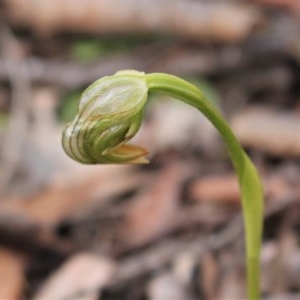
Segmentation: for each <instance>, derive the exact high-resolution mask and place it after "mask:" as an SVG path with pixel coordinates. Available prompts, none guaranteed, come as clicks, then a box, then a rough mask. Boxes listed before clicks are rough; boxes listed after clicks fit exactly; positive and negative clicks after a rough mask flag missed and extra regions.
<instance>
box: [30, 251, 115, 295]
mask: <svg viewBox="0 0 300 300" xmlns="http://www.w3.org/2000/svg"><path fill="white" fill-rule="evenodd" d="M114 271H115V266H114V264H113V263H112V262H111V261H110V260H109V259H108V258H106V257H101V256H97V255H95V254H92V253H80V254H76V255H75V256H73V257H71V258H70V259H69V260H68V261H67V262H66V263H64V264H63V266H62V267H60V268H59V269H58V270H57V271H56V272H54V273H52V275H51V276H50V278H49V279H48V280H47V281H46V282H45V283H44V285H43V286H42V288H41V289H40V291H39V292H38V293H37V295H36V296H35V297H34V300H45V299H53V300H54V299H65V298H68V297H70V299H80V300H97V299H99V294H100V292H101V289H102V288H103V286H104V285H106V284H107V283H108V282H109V280H110V279H111V278H112V276H113V274H114ZM68 299H69V298H68Z"/></svg>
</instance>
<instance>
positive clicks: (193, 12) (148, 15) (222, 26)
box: [5, 0, 261, 41]
mask: <svg viewBox="0 0 300 300" xmlns="http://www.w3.org/2000/svg"><path fill="white" fill-rule="evenodd" d="M5 2H6V6H7V8H8V9H7V13H8V16H9V19H10V21H11V22H12V23H14V24H17V25H22V26H25V27H29V28H31V29H33V30H35V31H36V32H38V33H39V34H53V33H56V32H59V31H71V32H86V33H98V34H99V33H102V34H103V33H104V34H108V33H111V34H112V33H132V32H139V33H141V32H165V33H171V34H173V35H179V36H183V37H184V38H190V39H195V40H200V41H202V40H203V39H205V38H206V39H212V40H222V41H239V40H241V39H244V38H245V37H247V36H248V35H249V34H250V33H251V31H252V29H253V27H254V26H255V25H257V24H258V23H260V20H261V16H260V15H259V13H258V11H257V10H256V9H255V8H254V7H252V6H249V5H248V6H246V5H240V4H236V3H226V4H223V3H222V2H216V3H215V2H212V3H210V2H207V3H205V2H203V3H202V2H194V1H183V0H176V1H174V0H173V1H172V9H170V1H161V0H159V1H158V0H157V1H153V0H151V1H140V0H130V1H118V0H113V1H112V0H110V1H100V0H86V1H76V2H74V1H73V0H64V1H63V2H62V1H60V0H52V1H48V0H39V1H36V0H8V1H5ZM116 7H117V8H118V9H116ZM137 16H138V17H137ZM236 24H239V26H236Z"/></svg>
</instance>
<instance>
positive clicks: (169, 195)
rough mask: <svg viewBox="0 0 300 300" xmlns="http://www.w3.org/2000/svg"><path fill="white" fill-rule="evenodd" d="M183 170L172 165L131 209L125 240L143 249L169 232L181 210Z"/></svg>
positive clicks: (136, 200)
mask: <svg viewBox="0 0 300 300" xmlns="http://www.w3.org/2000/svg"><path fill="white" fill-rule="evenodd" d="M180 173H181V170H180V167H179V166H178V165H177V164H175V163H171V164H169V165H168V166H167V167H165V169H163V170H162V171H161V172H160V173H159V174H158V175H157V176H156V178H155V181H154V183H153V185H152V186H151V189H150V190H146V191H145V192H144V193H143V194H141V195H140V196H138V197H137V198H136V199H135V200H134V202H133V203H132V205H131V206H130V207H129V210H128V212H127V217H126V220H125V224H124V227H123V230H122V239H123V240H124V241H125V242H126V244H128V245H130V246H141V245H143V244H146V243H148V242H150V241H151V240H153V239H155V238H157V237H159V236H161V235H162V234H164V233H165V232H167V231H168V230H169V229H170V227H171V226H172V225H173V224H174V218H176V214H177V210H178V202H177V201H178V192H179V182H180V180H181V176H182V175H181V174H180Z"/></svg>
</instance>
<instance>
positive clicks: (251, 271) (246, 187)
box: [146, 73, 263, 300]
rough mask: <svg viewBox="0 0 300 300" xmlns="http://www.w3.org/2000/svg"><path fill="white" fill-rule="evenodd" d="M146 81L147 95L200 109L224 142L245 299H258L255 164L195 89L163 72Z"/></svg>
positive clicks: (259, 197)
mask: <svg viewBox="0 0 300 300" xmlns="http://www.w3.org/2000/svg"><path fill="white" fill-rule="evenodd" d="M146 80H147V85H148V89H149V92H154V93H163V94H166V95H169V96H171V97H173V98H176V99H178V100H181V101H183V102H185V103H187V104H189V105H191V106H193V107H195V108H197V109H198V110H200V111H201V112H202V113H203V114H204V115H205V116H206V117H207V118H208V119H209V120H210V121H211V123H212V124H213V125H214V126H215V128H216V129H217V130H218V131H219V133H220V134H221V136H222V138H223V139H224V142H225V144H226V146H227V149H228V152H229V155H230V158H231V160H232V163H233V165H234V168H235V170H236V173H237V176H238V181H239V186H240V191H241V197H242V209H243V217H244V227H245V236H246V237H245V243H246V259H247V296H248V299H251V300H256V299H259V298H260V287H259V283H260V274H259V273H260V248H261V238H262V223H263V192H262V186H261V182H260V178H259V175H258V173H257V171H256V169H255V167H254V165H253V164H252V162H251V161H250V159H249V158H248V156H247V154H246V153H245V152H244V150H243V149H242V148H241V146H240V144H239V142H238V140H237V138H236V137H235V135H234V133H233V132H232V130H231V129H230V127H229V125H228V124H227V122H226V121H225V120H224V118H223V117H222V116H221V114H220V113H219V112H218V111H217V110H216V109H215V108H214V107H213V106H212V105H211V104H210V103H209V102H208V101H207V100H206V99H205V97H204V95H203V94H202V93H201V92H200V91H199V90H198V89H197V88H196V87H195V86H193V85H192V84H190V83H188V82H186V81H184V80H182V79H180V78H178V77H176V76H172V75H167V74H163V73H152V74H148V75H146Z"/></svg>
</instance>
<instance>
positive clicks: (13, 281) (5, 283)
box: [0, 247, 25, 300]
mask: <svg viewBox="0 0 300 300" xmlns="http://www.w3.org/2000/svg"><path fill="white" fill-rule="evenodd" d="M0 266H1V267H0V299H3V300H4V299H9V300H17V299H21V297H22V292H23V288H24V285H25V277H24V267H25V266H24V259H23V258H22V256H20V255H19V254H17V253H14V252H13V251H11V250H8V249H5V248H3V247H2V248H0Z"/></svg>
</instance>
